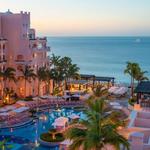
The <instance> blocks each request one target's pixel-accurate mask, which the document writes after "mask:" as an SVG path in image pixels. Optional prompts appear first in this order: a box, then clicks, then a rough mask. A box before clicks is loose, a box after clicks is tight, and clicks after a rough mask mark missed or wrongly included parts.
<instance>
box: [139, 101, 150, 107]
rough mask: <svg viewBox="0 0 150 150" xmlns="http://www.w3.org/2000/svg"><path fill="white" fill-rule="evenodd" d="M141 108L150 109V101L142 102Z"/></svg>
mask: <svg viewBox="0 0 150 150" xmlns="http://www.w3.org/2000/svg"><path fill="white" fill-rule="evenodd" d="M140 105H141V107H146V108H147V107H149V108H150V99H149V100H142V101H141V102H140Z"/></svg>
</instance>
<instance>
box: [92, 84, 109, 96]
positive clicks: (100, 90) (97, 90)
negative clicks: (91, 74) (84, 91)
mask: <svg viewBox="0 0 150 150" xmlns="http://www.w3.org/2000/svg"><path fill="white" fill-rule="evenodd" d="M107 96H108V89H106V88H105V87H104V86H103V85H100V84H99V85H96V86H95V87H94V88H93V96H92V97H94V98H95V97H96V98H97V97H107Z"/></svg>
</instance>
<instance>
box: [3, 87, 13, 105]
mask: <svg viewBox="0 0 150 150" xmlns="http://www.w3.org/2000/svg"><path fill="white" fill-rule="evenodd" d="M4 93H5V96H6V98H5V99H4V101H5V103H7V104H9V103H10V98H11V97H12V96H13V95H14V90H12V89H9V88H5V89H4Z"/></svg>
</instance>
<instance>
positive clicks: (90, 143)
mask: <svg viewBox="0 0 150 150" xmlns="http://www.w3.org/2000/svg"><path fill="white" fill-rule="evenodd" d="M88 107H89V109H88V110H87V111H86V112H85V114H86V116H87V119H86V120H82V121H80V122H79V123H76V124H73V125H71V127H69V128H68V129H67V131H66V132H65V137H66V139H70V140H71V141H72V144H71V145H70V146H69V149H70V150H78V149H80V148H82V149H84V150H100V149H103V148H106V147H107V145H111V146H113V147H114V148H115V149H116V150H120V146H124V147H125V148H126V149H127V150H129V143H128V141H127V139H126V138H124V137H123V136H122V135H120V134H119V133H118V126H120V123H118V122H115V121H113V120H112V119H111V114H110V115H109V114H106V111H105V109H106V107H105V102H104V100H102V99H100V100H95V101H93V100H92V101H91V100H90V101H89V102H88Z"/></svg>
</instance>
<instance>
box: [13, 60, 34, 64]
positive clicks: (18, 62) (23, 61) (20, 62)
mask: <svg viewBox="0 0 150 150" xmlns="http://www.w3.org/2000/svg"><path fill="white" fill-rule="evenodd" d="M15 62H16V64H30V63H31V62H32V60H29V61H26V60H19V59H17V60H15Z"/></svg>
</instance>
